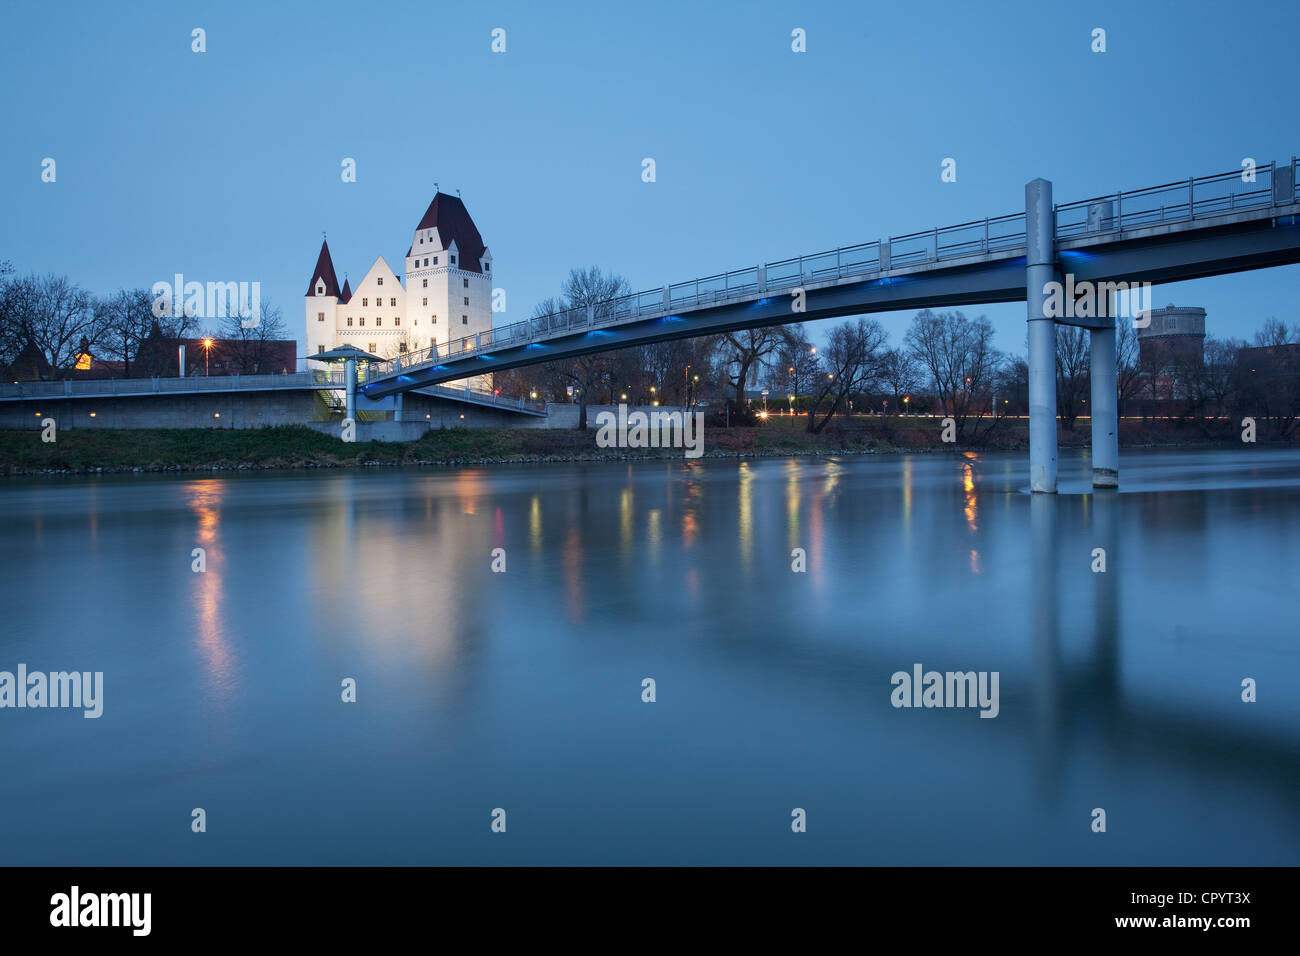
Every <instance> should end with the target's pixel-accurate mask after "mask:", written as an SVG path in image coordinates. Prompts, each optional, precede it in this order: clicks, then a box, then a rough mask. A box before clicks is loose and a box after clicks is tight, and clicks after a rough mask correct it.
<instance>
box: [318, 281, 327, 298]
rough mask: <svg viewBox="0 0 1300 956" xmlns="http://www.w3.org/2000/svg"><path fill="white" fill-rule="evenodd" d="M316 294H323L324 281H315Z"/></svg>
mask: <svg viewBox="0 0 1300 956" xmlns="http://www.w3.org/2000/svg"><path fill="white" fill-rule="evenodd" d="M316 294H317V295H324V294H325V283H324V282H317V283H316Z"/></svg>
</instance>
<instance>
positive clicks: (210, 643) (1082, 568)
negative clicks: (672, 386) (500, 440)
mask: <svg viewBox="0 0 1300 956" xmlns="http://www.w3.org/2000/svg"><path fill="white" fill-rule="evenodd" d="M1022 459H1023V456H1016V455H1005V456H1004V455H986V454H979V455H966V456H953V455H931V456H910V457H903V458H872V457H862V458H852V457H850V458H843V459H804V460H775V459H770V460H763V459H759V460H743V461H709V462H665V463H640V464H637V465H633V466H628V465H572V466H569V465H548V466H544V467H535V468H501V469H493V470H483V469H467V470H462V471H455V472H436V473H435V472H424V471H413V472H366V473H362V474H334V475H329V474H326V475H311V476H302V475H280V476H240V477H238V478H212V479H185V480H166V479H138V478H137V479H105V480H98V481H91V480H87V481H67V482H59V483H44V484H33V483H24V482H17V481H14V482H10V483H8V484H6V485H4V486H3V487H0V516H2V517H3V522H0V534H2V535H3V541H2V542H0V544H2V545H3V546H2V547H0V562H3V563H4V567H3V573H4V574H5V580H7V581H10V582H12V585H13V586H12V588H11V590H10V594H11V595H12V597H11V601H10V614H9V621H8V627H7V628H6V629H5V631H4V634H3V637H0V669H9V670H12V669H13V668H14V666H15V665H16V664H17V663H19V662H23V663H26V664H27V665H28V667H29V668H31V669H43V670H61V669H68V668H77V669H83V670H84V669H91V670H103V671H104V672H105V686H106V695H105V714H104V716H103V717H102V718H100V719H99V720H97V721H89V720H84V719H82V718H81V717H80V714H70V713H66V712H55V711H44V712H42V711H26V710H24V711H13V710H5V711H0V761H3V763H0V766H4V767H6V768H14V769H15V770H16V772H12V773H6V774H3V775H0V856H3V858H4V859H6V860H9V861H12V862H18V863H80V864H86V863H95V864H108V863H186V862H193V863H212V862H222V863H331V862H333V863H348V862H357V863H362V862H366V863H438V862H452V863H482V862H498V861H499V862H532V863H540V862H554V863H631V862H650V863H691V862H708V863H720V862H734V863H763V862H773V863H815V862H828V863H900V864H924V863H972V864H973V863H1035V862H1037V863H1097V864H1103V863H1126V864H1127V863H1169V864H1188V863H1245V864H1250V863H1294V862H1297V860H1298V859H1300V799H1298V798H1297V793H1300V676H1298V675H1300V668H1297V666H1296V665H1297V662H1298V659H1300V653H1298V651H1297V646H1296V637H1295V625H1294V608H1293V597H1292V595H1293V594H1294V583H1293V582H1294V576H1295V572H1296V568H1297V567H1298V566H1300V565H1298V562H1297V558H1298V557H1300V533H1297V532H1300V455H1297V454H1295V453H1291V452H1277V451H1251V452H1243V453H1237V452H1180V453H1134V454H1126V455H1125V456H1124V459H1123V460H1122V462H1121V466H1122V473H1121V480H1122V481H1123V482H1124V486H1123V488H1122V490H1121V492H1120V493H1118V494H1115V493H1110V492H1107V493H1102V494H1096V495H1093V494H1091V493H1090V489H1088V487H1087V474H1088V471H1087V466H1088V462H1087V459H1086V457H1079V456H1075V455H1072V454H1068V453H1063V455H1062V461H1061V468H1062V488H1063V490H1065V491H1066V492H1067V493H1065V494H1062V495H1060V496H1056V497H1051V496H1033V497H1031V496H1029V495H1025V494H1021V493H1019V489H1020V487H1021V486H1022V485H1023V483H1024V470H1025V467H1024V464H1025V463H1024V461H1023V460H1022ZM1071 491H1075V492H1078V493H1076V494H1071V493H1069V492H1071ZM193 548H203V549H204V550H205V552H206V570H205V571H204V572H202V573H195V572H193V571H192V570H191V561H192V560H193V559H192V556H191V552H192V549H193ZM494 548H504V549H505V550H506V552H507V555H508V561H507V570H506V571H505V572H504V573H494V572H493V571H492V568H491V565H492V556H491V555H492V551H493V549H494ZM795 548H802V549H804V551H805V553H806V558H807V571H806V572H805V573H802V574H801V573H795V572H794V571H792V569H791V565H792V556H791V552H792V550H793V549H795ZM1099 548H1100V549H1103V550H1104V553H1105V556H1106V565H1107V570H1106V572H1105V573H1094V572H1093V571H1092V566H1093V564H1094V561H1095V554H1096V549H1099ZM69 585H72V586H73V588H72V590H68V586H69ZM73 595H75V599H70V598H72V596H73ZM914 662H921V663H922V664H924V665H925V666H926V667H927V668H934V669H939V670H968V669H973V670H997V671H999V673H1000V674H1001V712H1000V714H999V716H998V717H997V718H996V719H994V720H982V719H979V718H978V717H977V716H976V714H975V713H974V712H973V711H957V710H924V709H922V710H895V709H894V708H892V707H891V706H890V704H889V692H890V689H891V687H890V682H889V677H890V675H891V674H892V673H893V672H894V671H896V670H900V669H903V670H906V669H910V667H911V665H912V664H913V663H914ZM647 676H649V677H654V678H655V679H656V681H657V684H658V687H657V693H658V700H657V702H656V703H654V704H644V703H642V702H641V700H640V690H641V680H642V678H644V677H647ZM345 677H352V678H354V679H356V681H357V687H358V700H357V703H356V704H343V703H342V702H341V700H340V682H341V681H342V680H343V679H344V678H345ZM1245 677H1254V678H1256V679H1257V680H1258V681H1259V685H1260V701H1259V703H1257V704H1244V703H1242V702H1241V701H1240V683H1241V680H1242V679H1243V678H1245ZM91 800H93V812H91V809H90V805H89V804H88V803H87V801H91ZM194 806H204V807H205V808H207V809H208V810H209V815H210V819H211V818H212V817H214V816H215V817H216V818H217V819H220V820H221V826H222V839H221V840H211V841H204V842H202V843H196V842H194V841H192V840H189V839H187V838H188V836H189V832H188V826H187V821H188V813H189V809H190V808H192V807H194ZM496 806H503V807H506V808H508V810H509V811H510V813H511V830H510V842H509V843H508V844H505V845H503V844H502V843H500V842H498V843H496V844H488V843H486V840H488V839H491V835H490V833H489V831H488V827H487V820H488V813H489V811H490V810H491V809H492V808H493V807H496ZM795 806H800V807H805V808H807V809H808V811H809V831H808V833H806V834H804V835H802V836H801V837H800V838H798V839H797V840H793V841H792V840H791V839H790V835H789V833H788V825H789V823H788V821H789V812H790V809H791V808H792V807H795ZM1097 806H1101V807H1105V808H1106V809H1107V813H1108V816H1109V819H1110V823H1111V832H1110V833H1108V834H1106V835H1104V836H1100V835H1095V834H1092V833H1091V832H1090V830H1089V826H1088V825H1089V822H1090V816H1089V814H1090V812H1091V810H1092V808H1093V807H1097ZM214 808H215V812H214ZM103 819H112V820H114V825H113V826H111V827H105V826H102V825H101V824H99V823H98V822H97V821H100V820H103ZM176 819H180V820H181V823H180V825H179V826H178V825H176V822H175V821H176Z"/></svg>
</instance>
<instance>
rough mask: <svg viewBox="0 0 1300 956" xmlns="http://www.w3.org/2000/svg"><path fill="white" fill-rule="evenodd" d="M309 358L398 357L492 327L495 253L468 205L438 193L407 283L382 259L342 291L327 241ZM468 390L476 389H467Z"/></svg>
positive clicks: (311, 296) (420, 231)
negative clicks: (345, 353)
mask: <svg viewBox="0 0 1300 956" xmlns="http://www.w3.org/2000/svg"><path fill="white" fill-rule="evenodd" d="M306 322H307V358H308V359H310V358H311V357H312V356H313V355H319V354H320V353H322V352H328V351H330V350H331V349H334V348H336V347H338V346H340V345H353V346H356V347H357V348H359V349H362V350H363V351H366V352H370V353H371V354H373V355H377V356H379V357H380V358H394V357H396V356H398V355H404V354H405V353H407V352H417V351H419V350H421V349H427V348H429V347H430V346H432V345H437V346H438V347H439V349H440V350H441V349H442V348H444V347H445V346H446V344H447V342H448V341H452V340H455V339H459V338H461V337H462V336H466V335H473V334H476V333H478V332H487V331H489V330H491V328H492V254H491V253H490V252H488V250H487V246H485V245H484V244H483V239H482V237H481V236H480V235H479V232H478V229H477V228H476V227H475V225H474V220H473V219H471V218H470V216H469V211H468V210H467V209H466V208H465V204H464V203H463V202H462V201H461V200H460V199H459V198H458V197H456V196H449V195H447V194H446V193H443V192H439V193H437V194H435V195H434V197H433V202H431V203H429V208H428V209H427V210H425V213H424V217H423V218H422V219H421V220H420V224H419V225H417V226H416V227H415V235H414V237H413V238H412V239H411V248H410V249H408V250H407V252H406V284H405V286H403V284H402V280H401V279H400V278H398V276H396V275H395V274H394V273H393V270H392V269H391V268H390V267H389V265H388V263H387V262H385V261H384V257H383V256H380V257H379V258H377V259H376V260H375V261H374V264H373V265H371V266H370V271H369V272H367V273H366V274H365V277H364V278H362V279H361V281H360V282H358V283H357V287H356V289H355V291H354V290H353V289H352V288H351V287H350V285H349V283H348V282H344V284H343V288H342V289H340V288H339V280H338V276H337V274H336V273H335V271H334V262H333V260H332V259H331V258H330V250H329V244H328V243H327V242H322V243H321V247H320V256H319V257H318V258H317V259H316V269H315V271H314V272H312V276H311V282H310V283H309V284H308V286H307V296H306ZM464 384H472V383H470V382H468V381H467V382H465V383H464Z"/></svg>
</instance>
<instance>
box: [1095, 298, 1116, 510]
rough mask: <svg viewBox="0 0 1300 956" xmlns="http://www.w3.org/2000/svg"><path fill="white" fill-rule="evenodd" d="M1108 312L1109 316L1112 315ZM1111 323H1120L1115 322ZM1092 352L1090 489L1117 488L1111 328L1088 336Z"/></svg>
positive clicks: (1113, 344)
mask: <svg viewBox="0 0 1300 956" xmlns="http://www.w3.org/2000/svg"><path fill="white" fill-rule="evenodd" d="M1114 314H1115V313H1114V310H1113V309H1112V311H1111V315H1112V316H1113V315H1114ZM1114 321H1116V322H1119V321H1122V320H1120V319H1115V320H1114ZM1088 339H1089V342H1090V344H1091V347H1092V350H1091V354H1090V356H1089V365H1088V378H1089V379H1090V380H1091V382H1092V396H1091V398H1090V402H1091V404H1092V486H1093V487H1094V488H1117V487H1119V410H1118V409H1119V400H1118V397H1117V393H1118V391H1119V389H1118V382H1117V379H1118V375H1117V373H1116V369H1115V326H1114V325H1113V324H1112V325H1111V327H1110V328H1108V329H1092V330H1091V331H1090V332H1089V333H1088Z"/></svg>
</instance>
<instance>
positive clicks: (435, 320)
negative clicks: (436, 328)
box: [433, 315, 438, 325]
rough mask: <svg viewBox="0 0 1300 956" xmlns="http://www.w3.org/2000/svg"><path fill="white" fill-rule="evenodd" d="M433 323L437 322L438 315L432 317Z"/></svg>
mask: <svg viewBox="0 0 1300 956" xmlns="http://www.w3.org/2000/svg"><path fill="white" fill-rule="evenodd" d="M433 324H434V325H437V324H438V317H437V316H436V315H435V316H434V317H433Z"/></svg>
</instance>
